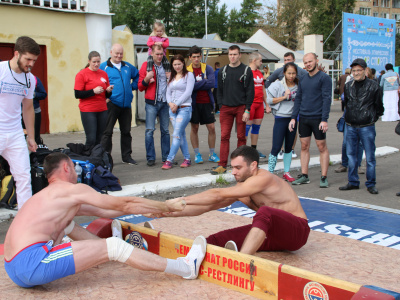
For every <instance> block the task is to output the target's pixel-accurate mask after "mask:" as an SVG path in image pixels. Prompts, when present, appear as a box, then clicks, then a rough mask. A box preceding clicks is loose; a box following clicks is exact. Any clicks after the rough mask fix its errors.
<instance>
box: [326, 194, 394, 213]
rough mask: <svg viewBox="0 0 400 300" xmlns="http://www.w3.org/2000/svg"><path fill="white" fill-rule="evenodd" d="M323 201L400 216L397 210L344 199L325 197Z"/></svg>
mask: <svg viewBox="0 0 400 300" xmlns="http://www.w3.org/2000/svg"><path fill="white" fill-rule="evenodd" d="M325 200H326V201H329V202H333V203H338V204H344V205H349V206H354V207H360V208H366V209H372V210H377V211H383V212H388V213H392V214H397V215H400V210H399V209H394V208H388V207H383V206H378V205H373V204H367V203H360V202H355V201H350V200H344V199H339V198H333V197H325Z"/></svg>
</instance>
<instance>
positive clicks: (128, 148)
mask: <svg viewBox="0 0 400 300" xmlns="http://www.w3.org/2000/svg"><path fill="white" fill-rule="evenodd" d="M107 108H108V116H107V124H106V129H105V130H104V135H103V137H102V138H101V145H102V146H103V148H104V149H105V150H106V151H107V152H109V153H111V151H112V135H113V131H114V126H115V123H116V122H117V120H118V123H119V130H120V131H121V156H122V160H123V161H127V160H128V159H129V158H131V154H132V135H131V127H132V108H130V107H119V106H118V105H115V104H114V103H112V102H111V101H110V102H108V103H107Z"/></svg>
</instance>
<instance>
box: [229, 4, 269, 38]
mask: <svg viewBox="0 0 400 300" xmlns="http://www.w3.org/2000/svg"><path fill="white" fill-rule="evenodd" d="M261 7H262V4H261V3H260V2H259V1H258V0H243V2H242V4H241V9H240V11H237V10H236V9H232V10H231V13H230V15H229V23H228V24H229V33H228V41H230V42H238V43H243V42H245V41H246V40H247V39H249V38H250V36H251V35H252V34H253V32H254V30H255V29H256V27H257V21H258V19H259V10H260V9H261Z"/></svg>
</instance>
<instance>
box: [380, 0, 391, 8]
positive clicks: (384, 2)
mask: <svg viewBox="0 0 400 300" xmlns="http://www.w3.org/2000/svg"><path fill="white" fill-rule="evenodd" d="M381 4H382V5H381V6H382V7H389V5H390V0H382V2H381Z"/></svg>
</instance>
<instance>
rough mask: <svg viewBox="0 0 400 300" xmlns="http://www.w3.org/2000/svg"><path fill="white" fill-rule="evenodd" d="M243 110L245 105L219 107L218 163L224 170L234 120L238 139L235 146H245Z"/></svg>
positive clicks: (226, 163)
mask: <svg viewBox="0 0 400 300" xmlns="http://www.w3.org/2000/svg"><path fill="white" fill-rule="evenodd" d="M245 109H246V107H245V105H240V106H226V105H221V107H220V108H219V112H220V115H219V121H220V123H221V146H220V150H219V155H220V156H219V157H220V162H219V163H218V165H219V166H222V167H224V168H226V166H227V165H228V156H229V140H230V138H231V131H232V126H233V121H234V120H235V119H236V129H237V139H238V141H237V146H238V147H240V146H242V145H246V122H243V121H242V118H243V114H244V111H245Z"/></svg>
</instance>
